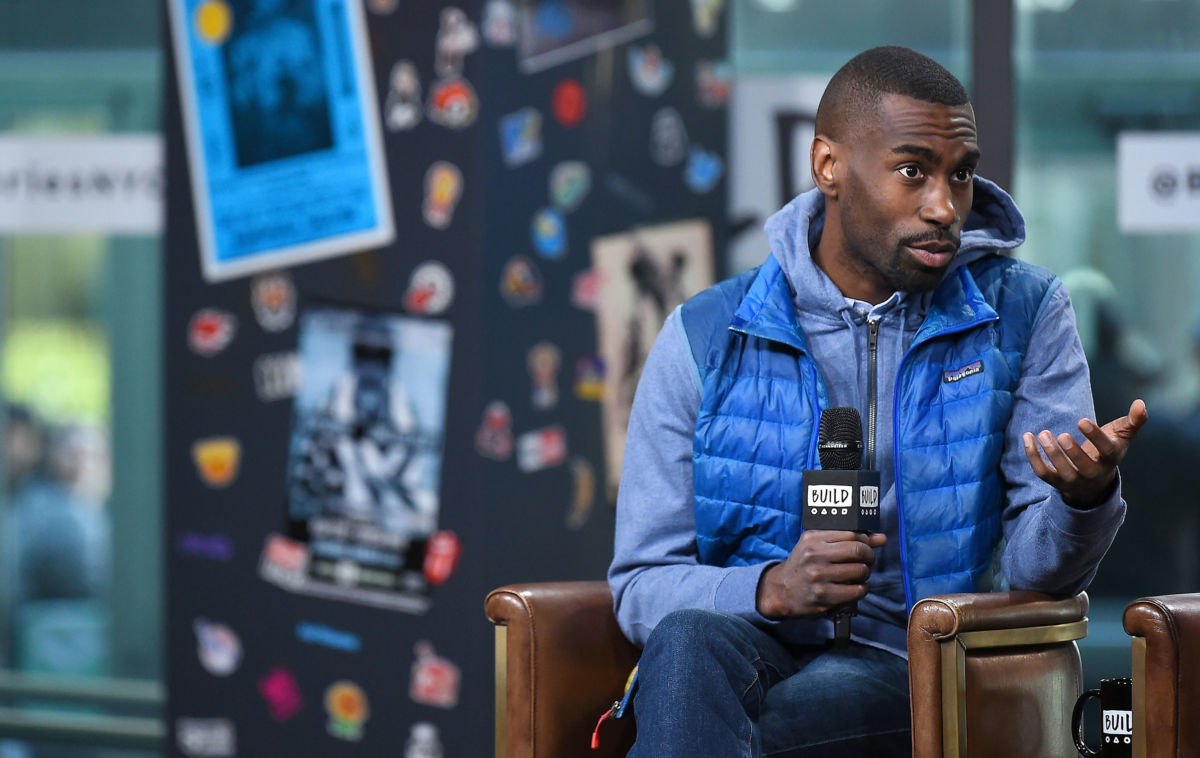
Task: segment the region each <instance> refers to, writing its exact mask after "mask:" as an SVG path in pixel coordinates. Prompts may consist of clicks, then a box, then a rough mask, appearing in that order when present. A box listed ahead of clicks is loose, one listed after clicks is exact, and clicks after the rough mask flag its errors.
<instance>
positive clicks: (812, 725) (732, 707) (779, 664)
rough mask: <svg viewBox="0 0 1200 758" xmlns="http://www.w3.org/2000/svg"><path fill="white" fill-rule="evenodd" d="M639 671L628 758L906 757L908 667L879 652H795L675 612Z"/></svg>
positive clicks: (713, 619)
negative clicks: (634, 726)
mask: <svg viewBox="0 0 1200 758" xmlns="http://www.w3.org/2000/svg"><path fill="white" fill-rule="evenodd" d="M638 666H639V669H638V671H639V673H638V689H637V692H635V693H634V696H633V713H634V717H635V718H636V720H637V741H636V743H635V744H634V746H633V749H632V750H631V751H630V752H629V758H668V756H680V758H701V757H702V756H713V757H714V758H732V757H733V756H753V757H754V758H758V757H759V756H765V757H770V758H791V757H792V756H795V757H796V758H800V757H801V756H803V757H804V758H813V757H816V756H837V757H838V758H853V756H870V757H871V758H879V757H886V756H909V755H911V749H912V748H911V746H912V738H911V731H910V720H909V700H908V663H907V661H905V660H904V659H903V658H900V657H898V656H895V655H892V654H891V653H888V652H885V651H883V650H878V649H876V648H872V647H868V646H866V645H859V644H857V643H852V644H851V645H850V646H848V647H846V648H843V649H838V648H834V647H832V646H830V647H795V646H790V645H786V644H784V643H781V642H779V641H778V640H776V639H775V638H774V637H772V636H771V635H770V634H768V633H767V632H766V631H764V630H763V629H760V628H759V627H756V626H754V625H753V624H751V623H750V622H749V621H746V620H744V619H741V618H738V617H736V616H731V615H729V614H725V613H717V612H714V611H703V610H683V611H676V612H674V613H672V614H670V615H668V616H667V617H666V618H664V619H663V620H662V621H661V622H659V624H658V626H657V627H655V629H654V631H653V632H652V633H651V634H650V638H649V639H648V640H647V641H646V648H645V650H644V651H643V653H642V657H641V661H640V662H639V664H638Z"/></svg>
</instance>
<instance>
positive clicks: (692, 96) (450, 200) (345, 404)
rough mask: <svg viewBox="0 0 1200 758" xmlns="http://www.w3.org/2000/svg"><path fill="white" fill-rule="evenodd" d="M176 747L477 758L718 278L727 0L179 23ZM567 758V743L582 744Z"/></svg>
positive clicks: (175, 67) (381, 2) (240, 14)
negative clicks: (513, 641)
mask: <svg viewBox="0 0 1200 758" xmlns="http://www.w3.org/2000/svg"><path fill="white" fill-rule="evenodd" d="M168 8H169V13H168V14H167V15H168V24H169V26H170V33H171V34H170V38H171V40H172V49H171V55H170V56H169V66H170V72H169V76H168V77H167V82H168V85H167V90H168V91H167V105H166V109H165V113H164V127H165V132H166V135H167V170H168V177H169V181H168V198H167V231H166V235H167V246H166V249H167V251H168V252H167V262H166V267H165V271H166V282H165V287H166V293H167V294H166V298H165V302H166V312H165V314H164V318H165V321H164V323H165V329H164V333H165V339H166V346H165V355H166V388H167V393H166V398H167V400H166V402H167V408H166V417H167V430H166V431H167V434H166V440H167V450H166V460H167V492H166V494H167V497H166V506H167V519H166V524H167V530H168V534H167V536H166V537H167V538H166V540H165V544H166V545H167V550H168V556H167V570H168V577H167V584H168V597H167V618H168V651H169V661H168V667H167V670H168V676H167V685H168V692H169V695H168V700H169V707H168V717H169V720H170V727H171V740H170V747H169V750H170V753H171V754H172V755H185V756H262V755H286V754H290V755H321V756H333V755H356V756H359V755H363V756H385V755H386V756H397V755H402V756H406V758H415V757H416V756H422V757H424V758H432V757H433V756H447V757H450V756H479V755H485V754H488V753H490V752H491V750H492V747H493V738H492V720H493V713H494V711H493V687H492V651H493V648H492V628H491V625H490V624H489V623H488V622H487V620H486V618H485V617H484V615H483V609H482V605H483V598H484V596H485V595H486V593H487V591H488V590H490V589H492V588H493V587H496V586H499V585H501V584H505V583H509V582H516V581H539V580H555V579H584V578H593V579H596V578H602V577H603V576H604V572H605V570H606V568H607V565H608V561H609V559H610V557H611V550H612V546H611V541H612V528H613V508H612V506H613V503H614V501H615V497H616V491H617V487H618V486H619V474H620V470H621V465H622V460H621V455H622V450H623V444H624V428H625V423H626V419H627V417H628V412H629V406H630V403H631V402H632V393H633V390H634V388H635V386H636V383H637V378H638V375H639V373H640V369H641V365H642V363H643V361H644V359H645V356H646V354H647V352H648V351H649V349H650V345H651V344H652V343H653V340H654V338H655V335H656V334H657V332H658V329H659V326H660V325H661V323H662V320H663V318H664V317H665V316H666V314H667V313H669V312H670V310H671V309H673V308H674V307H675V306H676V305H678V304H679V303H680V302H682V301H683V300H684V299H685V298H687V297H688V296H690V295H691V294H694V293H695V292H697V291H698V290H700V289H702V288H703V287H705V286H707V285H708V284H710V283H712V282H713V281H714V280H715V279H716V278H717V277H718V276H719V275H720V273H721V271H720V270H719V269H720V267H719V265H718V260H720V257H719V256H718V252H719V251H720V250H721V249H722V246H723V244H724V241H725V239H726V238H727V229H726V215H725V214H726V207H725V206H726V203H725V186H726V182H725V155H726V136H725V132H726V127H725V119H726V105H727V102H728V98H729V84H730V80H729V71H728V66H727V64H726V63H725V50H726V46H725V30H726V14H727V9H726V8H725V7H724V3H723V2H721V0H691V2H687V3H666V2H663V0H485V1H483V2H473V3H467V2H464V3H460V4H459V5H456V6H445V5H440V4H432V3H428V4H426V3H401V2H397V0H362V1H361V2H359V1H358V0H168ZM584 749H585V748H584V747H581V752H582V751H583V750H584Z"/></svg>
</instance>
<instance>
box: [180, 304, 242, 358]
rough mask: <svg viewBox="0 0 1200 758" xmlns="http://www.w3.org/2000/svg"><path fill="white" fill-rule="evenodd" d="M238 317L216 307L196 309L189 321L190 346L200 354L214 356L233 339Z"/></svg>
mask: <svg viewBox="0 0 1200 758" xmlns="http://www.w3.org/2000/svg"><path fill="white" fill-rule="evenodd" d="M236 332H237V317H236V316H234V315H233V314H232V313H228V312H226V311H221V310H217V309H216V308H202V309H201V310H198V311H196V313H195V314H194V315H193V316H192V320H191V321H189V322H188V346H189V347H191V348H192V350H194V351H196V352H197V353H199V354H200V355H203V356H205V357H206V358H207V357H212V356H214V355H216V354H217V353H219V352H221V351H222V350H224V349H225V348H226V347H227V346H228V345H229V343H230V342H232V341H233V335H234V334H235V333H236Z"/></svg>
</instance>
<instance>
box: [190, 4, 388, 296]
mask: <svg viewBox="0 0 1200 758" xmlns="http://www.w3.org/2000/svg"><path fill="white" fill-rule="evenodd" d="M169 7H170V15H171V26H172V37H173V43H174V50H175V55H176V59H177V62H178V66H177V68H178V70H179V86H180V95H181V97H180V100H181V102H182V104H183V120H184V131H185V134H186V137H187V148H188V163H189V166H190V169H191V179H192V189H193V196H194V202H195V209H196V222H197V234H198V236H199V241H200V250H201V258H202V268H203V273H204V277H205V278H206V279H207V280H209V281H217V280H222V279H229V278H232V277H237V276H244V275H246V274H249V273H253V272H256V271H260V270H265V269H275V268H280V267H283V266H288V265H292V264H296V263H301V262H305V261H310V260H315V259H319V258H326V257H329V256H334V255H339V254H345V253H351V252H356V251H359V250H363V249H367V248H371V247H377V246H380V245H384V244H387V243H388V242H390V241H391V240H392V239H393V236H394V233H393V224H392V211H391V200H390V197H389V190H388V185H387V177H386V165H385V161H384V156H383V148H382V142H381V138H380V130H379V117H378V113H377V107H376V104H375V97H374V92H375V88H374V84H373V81H372V75H371V67H370V54H369V51H368V49H367V36H366V33H365V27H364V21H363V11H362V8H361V3H359V2H356V1H355V0H170V2H169Z"/></svg>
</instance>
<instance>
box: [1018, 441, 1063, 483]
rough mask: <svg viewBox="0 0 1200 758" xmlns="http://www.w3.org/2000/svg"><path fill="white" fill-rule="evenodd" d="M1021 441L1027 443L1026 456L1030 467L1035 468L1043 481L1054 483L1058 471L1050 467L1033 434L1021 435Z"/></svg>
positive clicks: (1035, 472) (1034, 471) (1034, 470)
mask: <svg viewBox="0 0 1200 758" xmlns="http://www.w3.org/2000/svg"><path fill="white" fill-rule="evenodd" d="M1021 441H1022V442H1023V443H1024V445H1025V458H1026V459H1027V460H1028V461H1029V467H1030V468H1032V469H1033V473H1034V474H1036V475H1037V477H1038V478H1039V479H1041V480H1042V481H1044V482H1047V483H1049V484H1054V481H1053V480H1054V478H1055V475H1056V473H1057V472H1056V471H1055V470H1054V469H1052V468H1050V466H1049V464H1047V463H1046V461H1045V459H1044V458H1042V453H1041V451H1040V450H1039V449H1038V446H1037V442H1036V440H1034V437H1033V434H1032V433H1030V432H1025V434H1023V435H1021Z"/></svg>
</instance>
